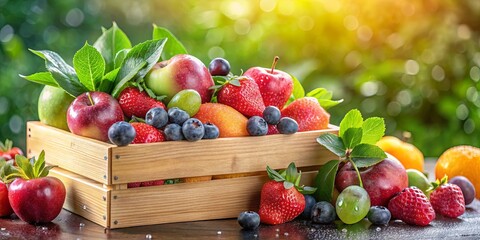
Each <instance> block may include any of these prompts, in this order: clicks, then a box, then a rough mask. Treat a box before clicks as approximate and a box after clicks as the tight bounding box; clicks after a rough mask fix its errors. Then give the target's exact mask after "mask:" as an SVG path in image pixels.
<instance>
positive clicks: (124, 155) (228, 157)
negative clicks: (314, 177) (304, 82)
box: [111, 126, 338, 184]
mask: <svg viewBox="0 0 480 240" xmlns="http://www.w3.org/2000/svg"><path fill="white" fill-rule="evenodd" d="M327 132H330V133H337V132H338V128H337V127H335V126H331V129H327V130H319V131H310V132H301V133H296V134H292V135H282V134H277V135H270V136H262V137H238V138H220V139H215V140H202V141H198V142H187V141H178V142H161V143H151V144H138V145H128V146H126V147H112V149H111V151H112V163H111V166H112V175H113V177H112V183H113V184H120V183H129V182H139V181H148V180H156V179H171V178H185V177H197V176H211V175H224V174H234V173H250V172H258V171H265V167H266V166H267V165H269V166H270V167H272V168H285V167H286V166H288V164H289V163H290V162H295V163H296V165H297V167H304V166H320V165H323V164H324V163H326V162H327V161H329V160H332V159H337V158H338V157H336V156H335V155H333V154H332V153H331V152H330V151H328V150H326V149H325V148H323V147H321V146H320V145H319V144H318V143H317V142H316V138H317V137H318V136H319V135H321V134H323V133H327Z"/></svg>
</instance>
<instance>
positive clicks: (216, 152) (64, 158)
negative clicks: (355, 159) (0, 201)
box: [27, 122, 338, 228]
mask: <svg viewBox="0 0 480 240" xmlns="http://www.w3.org/2000/svg"><path fill="white" fill-rule="evenodd" d="M327 132H330V133H334V134H337V133H338V127H336V126H334V125H330V126H329V129H325V130H318V131H310V132H301V133H296V134H292V135H282V134H277V135H271V136H263V137H237V138H220V139H215V140H201V141H198V142H187V141H178V142H160V143H149V144H132V145H128V146H125V147H117V146H115V145H112V144H109V143H105V142H101V141H97V140H94V139H90V138H85V137H81V136H77V135H74V134H72V133H69V132H67V131H64V130H61V129H57V128H54V127H50V126H47V125H44V124H42V123H40V122H28V123H27V152H28V156H29V157H31V156H38V154H39V153H40V152H41V151H42V150H45V159H46V161H47V163H48V164H51V165H56V166H57V167H56V168H54V169H52V170H51V175H52V176H55V177H57V178H60V179H61V180H62V181H63V182H64V184H65V186H66V188H67V199H66V201H65V205H64V208H65V209H67V210H69V211H71V212H74V213H76V214H78V215H81V216H83V217H85V218H87V219H89V220H91V221H93V222H95V223H97V224H99V225H102V226H104V227H106V228H124V227H132V226H142V225H152V224H160V223H173V222H187V221H197V220H211V219H222V218H234V217H237V216H238V214H239V213H240V212H241V211H245V210H258V204H259V202H260V201H259V197H260V191H261V188H262V185H263V183H265V182H266V181H267V180H268V177H267V176H266V174H265V168H266V166H267V165H269V166H270V167H272V168H274V169H282V168H286V167H287V166H288V164H289V163H290V162H295V164H296V165H297V167H298V168H300V169H303V174H302V178H303V180H302V181H303V183H304V184H306V185H312V184H313V180H314V178H315V175H316V170H318V168H319V167H320V166H321V165H323V164H324V163H326V162H328V161H330V160H332V159H337V158H338V157H336V156H335V155H333V154H332V153H331V152H329V151H328V150H327V149H325V148H323V147H322V146H320V145H319V144H318V143H317V142H316V138H317V137H318V136H319V135H321V134H322V133H327ZM205 176H213V177H212V179H213V180H209V181H198V182H195V181H193V182H188V183H179V184H171V185H161V186H151V187H139V188H127V183H130V182H143V181H151V180H158V179H177V178H179V179H195V178H198V177H205ZM226 176H229V177H226Z"/></svg>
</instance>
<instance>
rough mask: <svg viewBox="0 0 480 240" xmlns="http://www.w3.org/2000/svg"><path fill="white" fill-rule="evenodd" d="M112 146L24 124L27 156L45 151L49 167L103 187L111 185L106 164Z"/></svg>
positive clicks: (39, 125) (35, 123)
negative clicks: (61, 169)
mask: <svg viewBox="0 0 480 240" xmlns="http://www.w3.org/2000/svg"><path fill="white" fill-rule="evenodd" d="M111 146H113V145H110V144H107V143H104V142H101V141H97V140H94V139H91V138H85V137H81V136H78V135H74V134H72V133H69V132H67V131H64V130H61V129H58V128H54V127H50V126H47V125H44V124H42V123H40V122H28V123H27V153H28V156H38V154H40V152H41V151H42V150H45V159H46V162H47V163H48V164H51V165H56V166H59V167H61V168H63V169H66V170H69V171H72V172H75V173H77V174H80V175H82V176H86V177H88V178H90V179H93V180H95V181H98V182H102V183H105V184H111V176H110V175H109V172H110V171H109V165H108V163H109V161H108V158H109V156H110V155H109V153H110V147H111Z"/></svg>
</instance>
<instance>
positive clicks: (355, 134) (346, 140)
mask: <svg viewBox="0 0 480 240" xmlns="http://www.w3.org/2000/svg"><path fill="white" fill-rule="evenodd" d="M362 132H363V131H362V129H361V128H349V129H347V131H345V134H344V135H343V137H342V140H343V144H345V148H347V149H352V148H354V147H355V146H357V145H358V144H360V142H361V141H362Z"/></svg>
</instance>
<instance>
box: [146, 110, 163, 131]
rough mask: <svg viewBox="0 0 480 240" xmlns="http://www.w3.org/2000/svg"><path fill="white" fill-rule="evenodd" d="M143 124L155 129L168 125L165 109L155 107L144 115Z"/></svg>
mask: <svg viewBox="0 0 480 240" xmlns="http://www.w3.org/2000/svg"><path fill="white" fill-rule="evenodd" d="M145 122H146V123H147V124H148V125H152V126H154V127H156V128H159V129H160V128H162V127H164V126H165V125H167V123H168V113H167V111H165V109H163V108H160V107H155V108H152V109H150V110H148V112H147V115H145Z"/></svg>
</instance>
